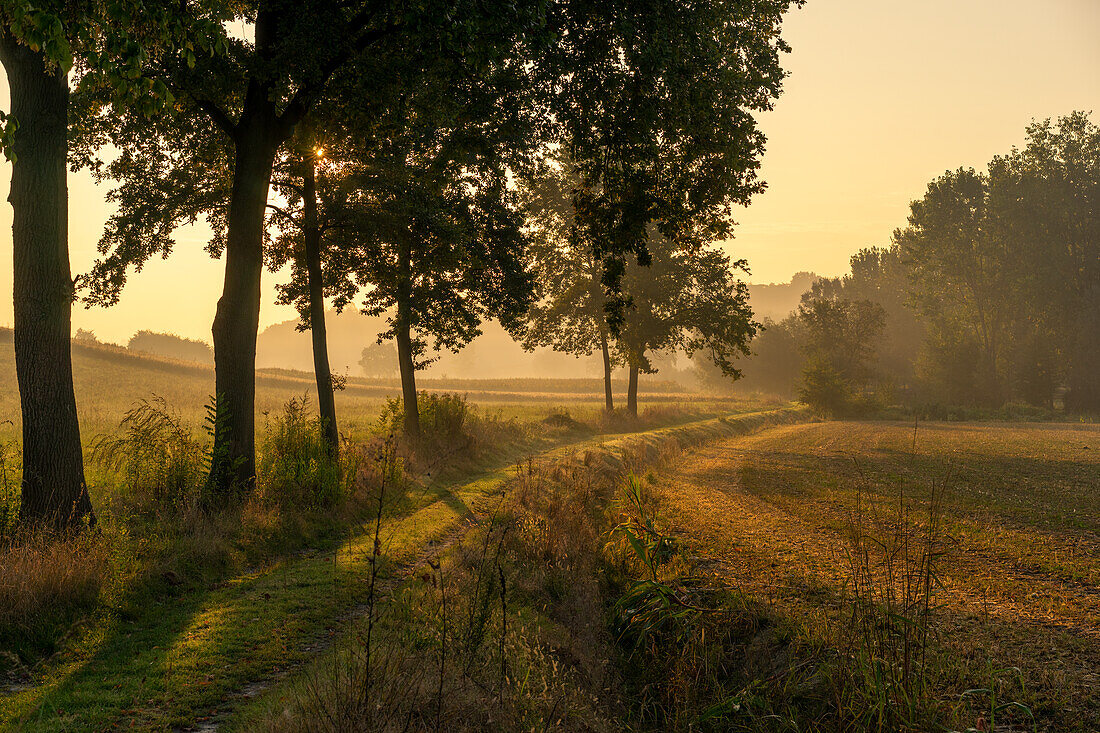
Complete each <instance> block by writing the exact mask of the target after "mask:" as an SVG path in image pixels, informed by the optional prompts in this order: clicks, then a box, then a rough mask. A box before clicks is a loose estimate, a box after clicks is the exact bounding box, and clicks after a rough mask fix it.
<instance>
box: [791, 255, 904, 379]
mask: <svg viewBox="0 0 1100 733" xmlns="http://www.w3.org/2000/svg"><path fill="white" fill-rule="evenodd" d="M850 266H851V272H850V273H849V274H847V275H844V276H843V277H840V278H832V279H819V280H817V281H815V282H814V283H813V284H812V286H811V290H810V293H811V296H812V297H814V298H829V299H834V300H835V299H840V300H849V301H870V302H872V303H877V304H878V305H880V306H882V309H883V316H884V318H885V324H884V330H883V334H882V338H881V340H880V341H879V343H878V345H877V348H876V359H877V361H878V364H879V369H880V375H882V376H886V375H888V376H889V379H891V380H892V381H894V382H896V383H897V384H898V385H899V386H902V387H910V386H912V384H913V381H914V378H915V376H916V375H915V367H916V364H917V361H918V357H919V352H920V346H921V343H922V341H923V340H924V338H925V330H926V329H925V324H924V323H923V322H922V321H921V320H920V319H919V318H918V315H917V313H915V312H914V310H913V308H912V307H910V295H909V291H910V276H909V266H908V263H906V262H905V261H904V260H903V259H902V254H901V251H900V249H899V247H897V246H896V245H892V246H889V247H865V248H863V249H861V250H859V251H857V252H856V253H855V254H854V255H852V257H851V260H850Z"/></svg>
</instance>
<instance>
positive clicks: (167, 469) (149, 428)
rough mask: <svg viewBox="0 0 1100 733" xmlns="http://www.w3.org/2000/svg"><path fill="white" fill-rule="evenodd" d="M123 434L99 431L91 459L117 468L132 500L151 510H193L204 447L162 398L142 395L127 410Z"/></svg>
mask: <svg viewBox="0 0 1100 733" xmlns="http://www.w3.org/2000/svg"><path fill="white" fill-rule="evenodd" d="M119 427H121V428H122V435H121V436H119V437H113V436H109V435H101V436H99V437H97V438H96V439H95V440H94V441H93V442H92V455H91V458H92V460H93V461H94V462H96V463H98V464H99V465H101V466H103V467H105V468H108V469H110V470H112V471H116V472H118V473H119V475H120V476H121V478H122V483H123V487H124V488H125V489H126V492H127V494H128V496H129V498H130V499H131V500H133V501H134V502H135V504H136V505H137V506H138V507H139V508H141V509H144V510H145V511H148V512H150V513H154V514H161V513H165V512H168V513H172V514H183V513H186V512H188V511H191V510H194V509H197V508H198V507H199V506H200V504H201V501H202V494H203V487H204V484H205V478H206V448H205V444H204V443H203V442H202V441H199V440H197V439H196V438H195V437H194V435H193V434H192V432H191V429H190V428H189V427H187V425H186V424H185V423H184V422H183V418H182V417H181V416H180V414H179V412H178V411H176V410H175V409H173V408H172V407H170V406H169V405H168V403H167V402H166V401H165V400H164V398H163V397H158V396H156V395H154V396H153V397H152V399H149V400H146V399H143V400H141V401H140V402H138V403H137V404H136V405H134V406H133V407H131V408H130V410H129V411H127V413H126V415H125V416H124V417H123V418H122V422H121V423H120V425H119Z"/></svg>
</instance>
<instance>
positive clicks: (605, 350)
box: [523, 158, 615, 412]
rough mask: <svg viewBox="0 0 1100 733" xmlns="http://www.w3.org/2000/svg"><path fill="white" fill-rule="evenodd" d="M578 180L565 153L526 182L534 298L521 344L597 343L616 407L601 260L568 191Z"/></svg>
mask: <svg viewBox="0 0 1100 733" xmlns="http://www.w3.org/2000/svg"><path fill="white" fill-rule="evenodd" d="M579 184H580V181H579V180H578V179H577V177H576V176H575V175H574V167H573V165H572V163H570V161H569V160H568V159H565V158H562V159H557V160H553V159H550V160H546V161H543V162H542V164H541V165H540V166H539V168H538V171H537V173H536V174H535V176H534V178H533V180H531V181H528V182H526V188H525V190H524V196H525V200H524V210H525V212H526V213H527V229H528V235H529V236H530V247H529V256H530V260H531V267H532V270H533V271H534V272H535V273H536V277H535V297H534V303H533V304H532V306H531V309H530V310H529V311H528V314H527V332H526V334H525V336H524V339H523V346H524V348H525V349H528V350H532V349H534V348H536V347H539V346H548V347H550V348H553V349H554V350H555V351H560V352H563V353H566V354H573V355H574V356H578V357H580V356H588V355H591V354H592V353H593V352H594V351H595V350H597V349H599V351H600V355H601V357H602V363H603V383H604V407H605V409H606V410H607V411H609V412H610V411H612V410H614V409H615V400H614V396H613V394H612V390H611V368H612V356H611V343H610V339H611V334H610V328H609V326H608V322H607V297H606V295H605V293H604V289H603V285H602V276H603V266H602V263H601V262H600V261H599V260H598V259H597V257H596V252H595V247H594V246H593V243H592V242H591V241H589V240H588V239H586V238H585V237H584V236H583V233H582V229H581V228H580V227H578V226H577V223H576V217H575V216H574V209H573V193H574V191H575V190H576V187H577V186H578V185H579Z"/></svg>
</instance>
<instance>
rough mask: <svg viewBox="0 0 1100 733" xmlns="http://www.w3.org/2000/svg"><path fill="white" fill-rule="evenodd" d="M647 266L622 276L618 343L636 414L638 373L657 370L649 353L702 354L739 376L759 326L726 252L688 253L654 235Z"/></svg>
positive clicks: (738, 264)
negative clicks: (740, 362)
mask: <svg viewBox="0 0 1100 733" xmlns="http://www.w3.org/2000/svg"><path fill="white" fill-rule="evenodd" d="M649 250H650V264H649V265H645V266H643V265H638V264H634V263H632V264H630V265H629V266H628V267H627V268H626V271H625V274H624V276H623V279H622V293H623V295H624V296H625V297H626V298H628V301H627V302H628V307H627V308H626V310H625V313H624V321H623V323H622V327H621V329H620V332H619V337H618V339H617V342H616V346H617V350H618V352H619V355H620V358H621V360H622V361H623V362H624V363H625V364H626V365H627V368H628V370H629V381H628V384H627V404H626V408H627V412H629V413H630V414H631V415H637V414H638V375H639V373H646V374H652V373H654V372H655V371H656V369H655V367H654V363H653V360H652V358H651V354H652V352H660V351H678V352H683V353H685V354H686V355H687V356H688V357H691V356H693V355H695V354H696V353H700V354H702V355H704V357H705V358H707V359H708V360H710V361H711V362H712V363H713V364H714V365H715V366H717V367H718V368H719V369H720V370H721V371H722V373H723V374H725V375H726V376H729V377H732V378H734V379H736V378H738V377H740V376H741V372H740V370H739V369H738V368H736V367H735V366H734V360H735V359H736V358H737V357H738V356H739V355H748V353H749V342H750V341H751V339H752V337H753V336H754V335H755V333H756V330H757V328H758V326H759V324H757V323H755V322H754V321H753V320H752V310H751V308H750V307H749V303H748V290H747V288H746V286H745V283H744V282H742V281H741V280H739V279H737V277H736V271H737V270H744V269H745V262H744V261H743V260H739V261H736V262H731V261H730V259H729V257H727V256H726V255H725V254H724V253H723V252H722V251H721V250H719V249H717V248H714V247H697V248H695V249H692V250H687V249H684V248H681V247H678V246H676V245H675V244H674V243H673V242H672V241H670V240H668V239H665V238H664V237H660V236H655V237H652V238H650V246H649Z"/></svg>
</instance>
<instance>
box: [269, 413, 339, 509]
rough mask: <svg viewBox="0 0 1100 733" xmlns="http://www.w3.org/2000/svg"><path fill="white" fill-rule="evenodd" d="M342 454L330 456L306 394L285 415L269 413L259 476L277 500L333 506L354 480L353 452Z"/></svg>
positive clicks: (280, 502) (287, 503)
mask: <svg viewBox="0 0 1100 733" xmlns="http://www.w3.org/2000/svg"><path fill="white" fill-rule="evenodd" d="M341 456H342V457H341V458H340V459H338V460H333V459H331V458H330V457H329V455H328V452H327V450H326V448H325V442H324V431H323V430H322V426H321V424H320V419H319V418H317V417H315V416H314V415H313V414H312V413H311V407H310V403H309V398H308V396H304V397H301V398H297V397H293V398H291V399H290V400H289V401H288V402H287V403H286V405H285V406H284V407H283V413H282V414H281V415H276V416H275V417H274V418H270V417H269V419H268V423H267V430H266V431H265V432H264V438H263V441H262V442H261V443H260V456H259V462H258V465H257V469H258V472H259V473H258V476H257V479H258V481H259V485H260V486H261V488H262V489H263V492H264V496H265V497H267V498H269V499H272V500H274V501H275V502H277V503H279V504H283V505H287V506H292V505H299V506H300V505H301V504H302V503H303V502H305V503H306V504H307V505H311V506H320V507H331V506H334V505H335V504H336V503H337V502H339V501H340V500H342V499H344V498H346V497H347V496H348V495H349V494H350V492H351V488H352V482H353V481H354V480H355V474H356V463H355V458H354V456H353V455H351V454H350V452H349V451H342V452H341Z"/></svg>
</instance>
